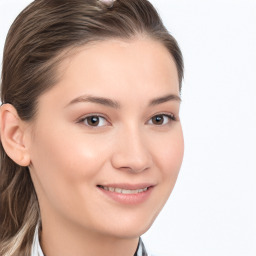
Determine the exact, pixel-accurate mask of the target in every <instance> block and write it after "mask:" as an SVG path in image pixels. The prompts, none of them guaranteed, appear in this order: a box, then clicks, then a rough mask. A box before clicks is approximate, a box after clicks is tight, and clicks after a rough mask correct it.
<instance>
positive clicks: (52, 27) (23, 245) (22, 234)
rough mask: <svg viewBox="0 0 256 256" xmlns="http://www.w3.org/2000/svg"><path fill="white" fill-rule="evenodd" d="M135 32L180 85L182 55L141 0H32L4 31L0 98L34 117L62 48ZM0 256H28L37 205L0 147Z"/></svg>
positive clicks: (26, 117)
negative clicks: (165, 59) (160, 50)
mask: <svg viewBox="0 0 256 256" xmlns="http://www.w3.org/2000/svg"><path fill="white" fill-rule="evenodd" d="M138 35H142V36H146V37H149V38H151V39H153V40H157V41H159V42H161V43H162V44H163V45H164V46H165V47H166V48H167V49H168V51H169V53H170V55H171V56H172V57H173V59H174V61H175V63H176V67H177V72H178V77H179V82H180V89H181V83H182V77H183V60H182V54H181V52H180V49H179V47H178V44H177V42H176V40H175V39H174V38H173V37H172V36H171V35H170V34H169V33H168V31H167V30H166V28H165V27H164V25H163V24H162V22H161V19H160V17H159V16H158V14H157V12H156V10H155V9H154V7H153V6H152V5H151V4H150V3H149V2H148V1H147V0H129V1H127V0H116V1H115V2H114V3H113V5H111V6H108V5H107V4H104V3H103V2H101V1H97V0H35V1H34V2H32V3H31V4H30V5H29V6H28V7H27V8H26V9H25V10H23V11H22V12H21V13H20V15H19V16H18V17H17V18H16V20H15V21H14V23H13V25H12V26H11V28H10V31H9V33H8V36H7V39H6V43H5V49H4V55H3V69H2V86H1V100H2V103H10V104H12V105H13V106H14V107H15V108H16V110H17V113H18V115H19V117H20V118H21V119H22V120H23V121H27V122H29V121H33V118H36V112H37V100H38V97H39V96H40V95H41V94H42V93H44V92H45V91H46V90H48V89H50V88H51V87H52V86H54V84H55V83H56V81H57V79H58V76H57V71H56V70H57V67H58V63H59V62H60V61H61V59H62V58H64V57H65V54H64V53H65V52H67V50H69V49H71V48H75V47H78V46H81V45H84V44H87V43H89V42H94V41H102V40H107V39H111V38H120V39H125V40H129V39H132V38H134V37H136V36H138ZM0 161H1V169H0V255H1V256H7V255H8V256H16V255H19V256H21V255H22V256H26V255H27V256H29V255H30V251H31V245H32V240H33V234H34V231H35V227H36V225H37V223H38V221H39V220H40V213H39V205H38V201H37V197H36V193H35V190H34V187H33V183H32V180H31V177H30V173H29V169H28V167H21V166H18V165H17V164H16V163H14V162H13V160H12V159H10V158H9V157H8V156H7V154H6V153H5V150H4V148H3V146H2V144H1V146H0Z"/></svg>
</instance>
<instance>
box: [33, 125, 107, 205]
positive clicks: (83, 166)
mask: <svg viewBox="0 0 256 256" xmlns="http://www.w3.org/2000/svg"><path fill="white" fill-rule="evenodd" d="M38 134H40V135H38V136H37V137H36V138H35V141H34V143H33V147H32V150H31V154H32V156H31V159H32V165H33V170H34V172H35V175H36V177H37V182H38V183H40V184H39V187H40V190H43V191H42V193H43V194H45V195H47V197H48V199H50V197H56V198H55V199H56V200H57V198H58V196H60V195H61V197H62V198H63V197H66V199H65V200H68V198H71V197H72V193H73V192H74V193H75V191H78V190H81V189H83V187H84V183H87V184H88V185H89V184H92V183H93V182H94V179H93V177H94V176H96V175H97V173H98V172H99V171H100V170H101V168H102V166H103V165H104V162H105V158H106V157H105V155H104V152H103V151H105V152H106V150H104V148H103V147H100V148H99V147H98V143H95V141H94V139H93V138H91V137H89V138H88V137H86V138H85V136H76V135H75V136H74V135H72V134H75V133H72V132H70V131H65V130H61V131H60V130H58V129H56V130H55V131H54V130H52V129H51V131H47V130H44V131H40V132H38ZM99 155H100V156H101V157H100V158H99ZM72 191H73V192H72ZM52 199H54V198H52Z"/></svg>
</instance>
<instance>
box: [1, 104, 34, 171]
mask: <svg viewBox="0 0 256 256" xmlns="http://www.w3.org/2000/svg"><path fill="white" fill-rule="evenodd" d="M25 127H26V126H25V122H24V121H22V120H21V119H20V117H19V115H18V113H17V111H16V109H15V108H14V106H13V105H11V104H4V105H2V106H1V110H0V134H1V142H2V145H3V148H4V150H5V152H6V154H7V155H8V156H9V157H10V158H11V159H12V160H13V161H14V162H15V163H16V164H18V165H20V166H28V165H29V164H30V155H29V151H28V149H27V147H26V145H25V143H24V137H25V136H24V133H25Z"/></svg>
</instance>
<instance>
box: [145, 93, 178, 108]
mask: <svg viewBox="0 0 256 256" xmlns="http://www.w3.org/2000/svg"><path fill="white" fill-rule="evenodd" d="M167 101H178V102H181V98H180V96H178V95H176V94H168V95H165V96H163V97H159V98H156V99H153V100H151V101H150V102H149V106H155V105H159V104H162V103H165V102H167Z"/></svg>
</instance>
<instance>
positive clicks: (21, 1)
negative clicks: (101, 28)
mask: <svg viewBox="0 0 256 256" xmlns="http://www.w3.org/2000/svg"><path fill="white" fill-rule="evenodd" d="M30 2H31V1H30V0H15V1H14V0H0V51H1V53H0V57H1V59H2V49H3V44H4V39H5V36H6V33H7V30H8V28H9V26H10V25H11V23H12V21H13V20H14V18H15V17H16V15H17V14H18V13H19V12H20V11H21V10H22V9H23V8H24V7H25V6H26V5H27V4H28V3H30ZM151 2H152V3H153V4H154V5H155V7H156V8H157V10H158V11H159V13H160V15H161V16H162V19H163V21H164V23H165V25H166V27H167V28H168V30H169V31H170V32H171V33H172V34H173V35H174V36H175V37H176V39H177V40H178V42H179V44H180V47H181V49H182V52H183V55H184V61H185V80H184V84H183V90H182V99H183V103H182V109H181V117H182V122H183V129H184V136H185V157H184V163H183V166H182V169H181V173H180V176H179V178H178V181H177V184H176V187H175V189H174V191H173V193H172V195H171V197H170V199H169V201H168V203H167V205H166V206H165V208H164V210H163V211H162V213H161V214H160V216H159V217H158V219H157V220H156V222H155V223H154V225H153V226H152V228H151V229H150V231H148V232H147V234H145V235H144V236H143V239H144V242H145V243H146V245H147V246H148V247H150V248H151V249H152V251H153V252H155V253H158V254H159V255H168V256H172V255H173V256H188V255H189V256H211V255H212V256H216V255H218V256H255V255H256V1H255V0H214V1H213V0H212V1H210V0H190V1H189V0H175V1H174V0H169V1H167V0H151Z"/></svg>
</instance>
